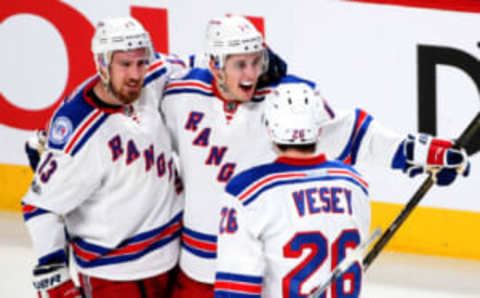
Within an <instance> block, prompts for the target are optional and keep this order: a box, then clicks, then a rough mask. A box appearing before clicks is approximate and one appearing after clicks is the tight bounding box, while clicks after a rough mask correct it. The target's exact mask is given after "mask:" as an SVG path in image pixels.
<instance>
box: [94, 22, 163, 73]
mask: <svg viewBox="0 0 480 298" xmlns="http://www.w3.org/2000/svg"><path fill="white" fill-rule="evenodd" d="M140 48H146V49H147V51H148V55H149V60H150V59H151V57H152V56H153V54H154V53H153V48H152V42H151V40H150V35H149V34H148V32H147V31H146V30H145V29H144V28H143V26H142V25H141V24H140V22H138V21H137V20H136V19H134V18H132V17H116V18H106V19H104V20H102V21H100V22H99V23H98V24H97V27H96V28H95V34H94V36H93V39H92V52H93V56H94V60H95V65H96V66H97V71H98V72H99V73H100V67H106V68H108V66H109V65H110V63H111V59H112V55H113V53H114V52H115V51H129V50H135V49H140ZM100 75H101V73H100ZM107 75H108V74H107ZM102 79H105V78H103V77H102ZM106 79H107V80H108V78H106Z"/></svg>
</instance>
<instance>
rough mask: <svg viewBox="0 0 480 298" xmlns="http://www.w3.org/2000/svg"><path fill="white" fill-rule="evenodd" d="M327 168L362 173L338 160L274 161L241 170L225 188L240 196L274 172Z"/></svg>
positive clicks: (228, 191) (230, 192)
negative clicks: (304, 164) (313, 161)
mask: <svg viewBox="0 0 480 298" xmlns="http://www.w3.org/2000/svg"><path fill="white" fill-rule="evenodd" d="M327 168H337V169H345V170H348V171H350V172H352V173H354V174H356V175H359V176H360V174H359V173H358V172H357V171H356V170H355V169H353V168H352V167H350V166H348V165H345V164H343V163H341V162H338V161H326V162H324V163H322V164H315V165H308V166H294V165H289V164H284V163H277V162H273V163H269V164H264V165H259V166H256V167H253V168H251V169H249V170H246V171H243V172H240V173H239V174H238V175H236V176H234V177H233V178H232V179H231V180H230V181H229V182H228V184H227V186H226V188H225V190H226V192H227V193H229V194H231V195H233V196H238V195H239V194H241V193H242V192H243V191H244V190H245V189H247V188H248V187H249V186H251V185H253V184H254V183H255V182H257V181H259V180H261V179H262V178H264V177H266V176H269V175H272V174H280V173H288V172H308V171H309V170H316V169H319V170H320V169H327Z"/></svg>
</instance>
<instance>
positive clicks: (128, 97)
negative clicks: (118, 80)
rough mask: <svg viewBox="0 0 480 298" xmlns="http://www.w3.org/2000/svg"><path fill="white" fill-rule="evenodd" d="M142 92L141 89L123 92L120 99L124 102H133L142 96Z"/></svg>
mask: <svg viewBox="0 0 480 298" xmlns="http://www.w3.org/2000/svg"><path fill="white" fill-rule="evenodd" d="M140 94H141V90H140V91H129V92H126V93H124V94H122V96H121V98H120V100H121V101H122V102H123V103H124V104H131V103H133V102H134V101H136V100H137V99H138V98H139V97H140Z"/></svg>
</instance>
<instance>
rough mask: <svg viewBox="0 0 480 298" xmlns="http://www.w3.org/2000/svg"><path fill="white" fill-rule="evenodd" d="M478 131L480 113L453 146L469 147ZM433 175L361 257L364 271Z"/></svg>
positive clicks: (393, 232)
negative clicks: (363, 256) (362, 257)
mask: <svg viewBox="0 0 480 298" xmlns="http://www.w3.org/2000/svg"><path fill="white" fill-rule="evenodd" d="M479 132H480V113H478V114H477V115H476V116H475V118H474V119H473V120H472V121H471V122H470V124H469V125H468V127H467V128H466V129H465V130H464V131H463V132H462V134H461V135H460V137H459V138H458V139H457V140H456V141H455V143H454V147H457V148H458V147H460V148H471V147H472V146H470V145H471V143H474V142H476V140H475V139H474V136H476V135H477V134H479ZM470 151H471V152H470V155H472V154H474V153H476V151H478V148H477V150H476V151H475V150H473V151H472V150H470ZM434 183H435V180H434V175H432V174H430V175H429V176H428V178H427V179H426V180H425V181H424V182H423V184H422V185H421V186H420V188H419V189H418V190H417V191H416V192H415V194H414V195H413V197H412V198H411V199H410V200H409V201H408V203H407V205H405V207H404V208H403V209H402V211H401V212H400V214H399V215H398V216H397V218H395V220H394V221H393V223H392V224H391V225H390V226H389V227H388V229H387V230H385V232H384V233H383V234H382V236H381V237H380V239H379V240H378V241H377V242H376V243H375V245H374V246H373V247H372V249H370V251H369V252H368V253H367V255H366V256H365V258H364V259H363V270H364V271H366V270H367V269H368V267H369V266H370V265H371V264H372V262H373V261H374V260H375V258H376V257H377V256H378V254H379V253H380V252H381V251H382V250H383V248H384V247H385V245H387V243H388V242H389V241H390V239H391V238H392V237H393V235H394V234H395V233H396V231H397V230H398V229H399V228H400V226H401V225H402V224H403V222H404V221H405V220H406V219H407V217H408V216H409V215H410V213H412V211H413V209H415V207H416V206H417V205H418V203H419V202H420V200H421V199H422V198H423V196H424V195H425V194H426V193H427V192H428V191H429V190H430V188H431V187H432V186H433V185H434Z"/></svg>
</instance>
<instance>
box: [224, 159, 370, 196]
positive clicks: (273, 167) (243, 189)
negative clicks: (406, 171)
mask: <svg viewBox="0 0 480 298" xmlns="http://www.w3.org/2000/svg"><path fill="white" fill-rule="evenodd" d="M331 180H343V181H348V182H350V183H352V184H355V185H356V186H358V187H359V188H360V189H361V190H362V191H363V192H364V193H365V194H368V183H367V182H366V181H365V180H364V179H363V178H362V176H361V175H360V174H359V173H358V172H357V171H356V170H355V169H354V168H352V167H350V166H348V165H345V164H343V163H341V162H338V161H326V162H323V163H321V164H312V165H303V166H298V165H290V164H285V163H279V162H274V163H271V164H265V165H260V166H257V167H254V168H251V169H249V170H246V171H244V172H241V173H239V174H238V175H237V176H235V177H234V178H233V179H232V180H230V182H229V183H228V184H227V186H226V188H225V191H226V192H227V193H228V194H230V195H232V196H234V197H235V198H237V199H238V200H239V201H240V202H241V203H242V204H243V205H244V206H247V205H249V204H251V203H252V202H254V201H255V200H256V199H257V198H258V196H259V195H260V194H262V193H263V192H265V191H267V190H269V189H271V188H274V187H276V186H280V185H284V184H295V183H305V182H311V181H331Z"/></svg>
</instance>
